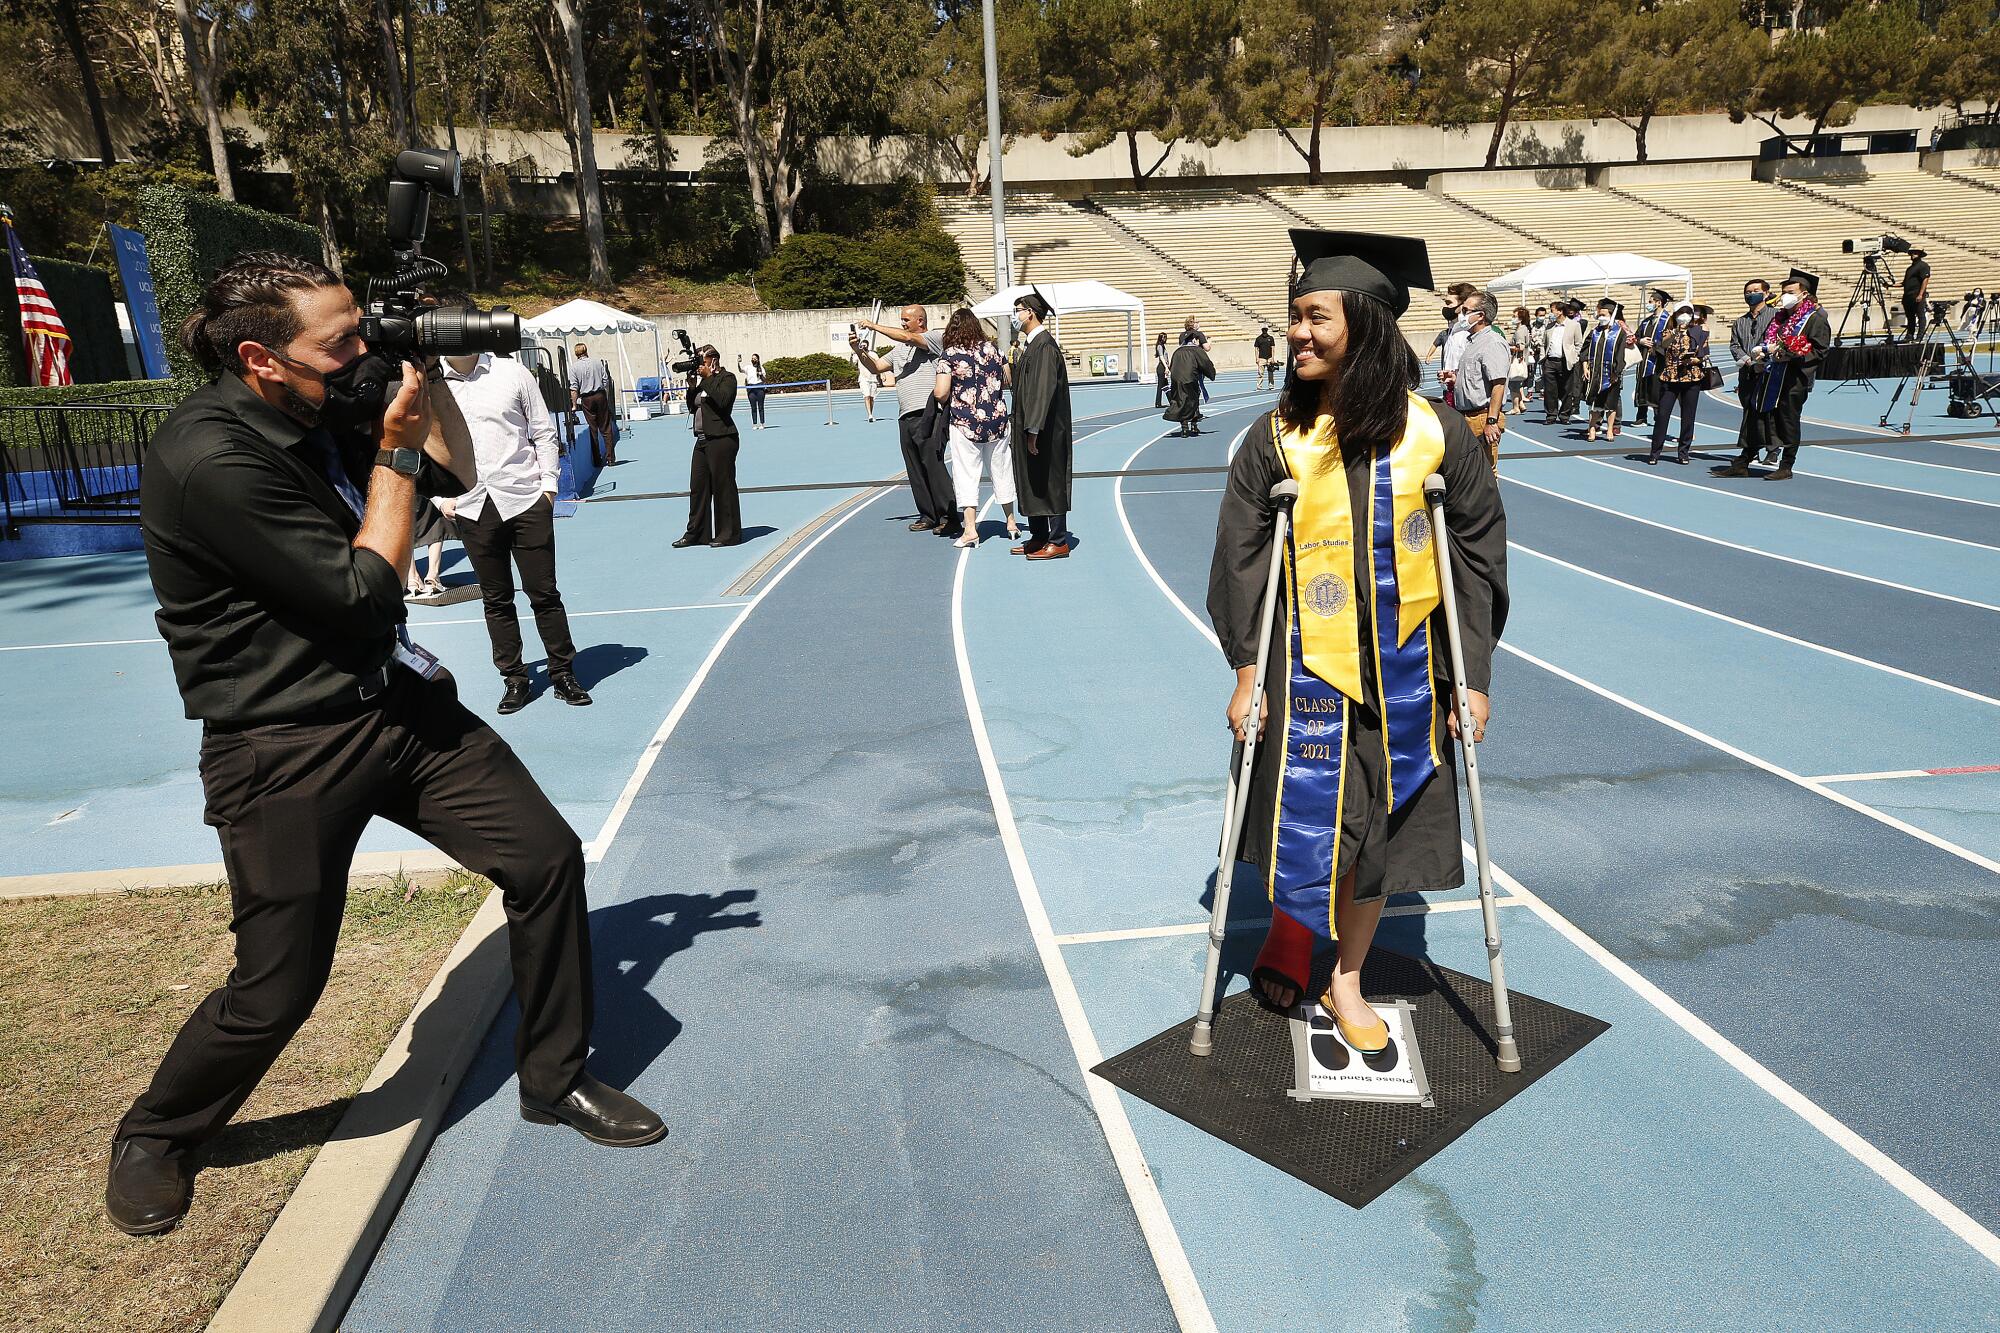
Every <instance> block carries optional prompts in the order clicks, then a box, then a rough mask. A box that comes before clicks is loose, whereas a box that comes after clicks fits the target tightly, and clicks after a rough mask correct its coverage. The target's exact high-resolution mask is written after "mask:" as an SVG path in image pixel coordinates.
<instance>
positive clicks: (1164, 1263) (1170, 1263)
mask: <svg viewBox="0 0 2000 1333" xmlns="http://www.w3.org/2000/svg"><path fill="white" fill-rule="evenodd" d="M987 507H988V508H989V509H990V508H991V501H989V502H988V505H987ZM971 554H972V552H971V551H970V550H969V549H968V550H963V551H960V552H959V558H958V572H957V574H956V575H955V576H954V577H953V579H952V584H951V644H952V651H953V652H954V653H955V654H956V655H957V658H958V685H959V690H960V692H961V693H962V694H963V695H964V696H965V714H966V719H967V720H968V721H969V722H970V723H971V724H972V740H973V748H974V749H975V750H976V751H977V752H978V754H979V767H980V770H981V771H982V772H983V773H984V774H985V776H986V794H987V797H988V798H989V799H990V800H991V801H992V804H993V818H994V821H995V822H996V823H997V824H998V825H999V830H1000V845H1001V846H1002V847H1003V848H1004V849H1005V850H1006V853H1007V867H1008V869H1009V870H1011V871H1012V872H1013V878H1014V890H1015V892H1016V893H1017V894H1018V895H1019V896H1020V899H1021V911H1022V913H1023V914H1024V915H1025V916H1026V917H1027V919H1028V933H1029V934H1030V935H1031V936H1032V937H1033V938H1034V941H1035V952H1036V953H1037V954H1039V955H1040V956H1041V960H1042V970H1043V971H1044V972H1045V973H1046V974H1047V975H1048V979H1049V990H1050V991H1051V992H1052V993H1053V994H1054V996H1055V1001H1056V1010H1057V1012H1058V1013H1059V1014H1061V1016H1062V1022H1063V1028H1064V1030H1065V1031H1066V1032H1067V1033H1068V1034H1069V1042H1070V1047H1071V1049H1072V1050H1073V1051H1074V1052H1075V1054H1076V1062H1077V1066H1078V1068H1079V1069H1081V1070H1082V1071H1083V1086H1084V1090H1085V1092H1086V1093H1088V1094H1089V1097H1090V1105H1091V1109H1092V1110H1094V1111H1096V1112H1097V1119H1098V1123H1099V1124H1100V1125H1102V1126H1103V1128H1104V1137H1105V1140H1106V1141H1107V1142H1108V1143H1109V1144H1110V1145H1111V1156H1112V1159H1113V1160H1114V1161H1115V1162H1116V1163H1117V1164H1118V1174H1119V1176H1120V1177H1121V1178H1122V1179H1123V1181H1124V1184H1125V1193H1126V1194H1127V1195H1128V1196H1129V1197H1130V1198H1131V1200H1132V1209H1133V1211H1134V1212H1135V1213H1137V1214H1138V1217H1139V1229H1140V1231H1141V1232H1142V1233H1143V1234H1144V1235H1145V1237H1146V1245H1147V1248H1149V1249H1150V1250H1151V1251H1152V1254H1153V1263H1154V1264H1155V1265H1156V1266H1157V1267H1158V1269H1159V1271H1160V1280H1161V1282H1162V1283H1163V1284H1165V1286H1166V1289H1167V1300H1168V1301H1169V1302H1170V1303H1171V1304H1172V1306H1173V1310H1174V1318H1175V1320H1176V1321H1177V1322H1178V1323H1179V1325H1180V1327H1181V1329H1182V1330H1183V1333H1215V1327H1216V1325H1215V1316H1214V1315H1213V1314H1211V1313H1210V1312H1209V1308H1208V1300H1207V1298H1206V1297H1204V1296H1203V1295H1202V1292H1201V1284H1200V1282H1199V1281H1197V1280H1196V1278H1195V1275H1194V1267H1193V1265H1191V1264H1190V1263H1189V1262H1188V1257H1187V1251H1186V1250H1185V1249H1184V1248H1183V1247H1182V1245H1181V1238H1180V1233H1179V1232H1177V1231H1176V1230H1175V1229H1174V1222H1173V1218H1172V1217H1171V1216H1169V1215H1168V1213H1167V1205H1166V1201H1165V1200H1164V1199H1162V1198H1161V1197H1160V1186H1159V1182H1158V1181H1156V1180H1154V1179H1153V1172H1152V1170H1151V1168H1149V1167H1148V1166H1147V1165H1146V1157H1145V1154H1144V1153H1143V1152H1142V1151H1141V1150H1140V1148H1139V1140H1138V1137H1137V1136H1136V1135H1134V1134H1133V1132H1132V1122H1131V1121H1130V1120H1129V1119H1127V1118H1126V1115H1125V1107H1124V1104H1123V1103H1122V1102H1120V1101H1119V1100H1118V1092H1117V1090H1116V1089H1115V1088H1113V1087H1112V1086H1111V1085H1110V1084H1109V1083H1106V1082H1105V1081H1104V1080H1103V1079H1101V1078H1099V1077H1098V1076H1097V1075H1095V1074H1093V1073H1091V1072H1090V1071H1091V1070H1092V1069H1093V1068H1095V1067H1096V1066H1097V1065H1098V1064H1099V1063H1101V1062H1102V1060H1103V1058H1104V1053H1103V1052H1102V1051H1101V1050H1100V1049H1099V1048H1098V1045H1097V1036H1096V1034H1095V1033H1093V1032H1092V1031H1091V1029H1090V1018H1089V1015H1087V1014H1086V1013H1085V1012H1084V1009H1083V1000H1082V997H1080V996H1079V995H1078V994H1077V992H1076V982H1075V981H1074V980H1073V979H1072V978H1071V976H1070V972H1069V964H1068V963H1067V962H1065V961H1064V960H1063V955H1062V949H1061V947H1060V946H1059V945H1058V944H1057V943H1056V937H1055V930H1054V928H1053V927H1052V926H1051V925H1050V924H1049V914H1048V909H1047V908H1046V907H1044V906H1043V904H1042V895H1041V890H1040V889H1039V888H1037V887H1036V885H1035V872H1034V868H1033V867H1032V866H1030V865H1029V864H1028V853H1027V849H1026V848H1025V847H1023V846H1022V845H1021V834H1020V830H1019V829H1018V828H1016V827H1015V824H1014V807H1013V805H1012V804H1011V803H1010V802H1009V801H1008V799H1007V787H1006V784H1005V783H1004V782H1003V781H1002V779H1001V776H1000V765H999V762H998V761H997V760H996V759H995V758H994V755H993V742H992V740H991V738H990V737H988V735H987V733H986V716H985V714H984V712H982V711H981V709H980V706H979V689H978V686H977V685H976V684H975V683H974V682H973V679H972V657H971V655H970V654H969V653H968V652H967V650H966V644H965V570H966V567H967V565H968V564H970V560H969V558H968V557H970V556H971Z"/></svg>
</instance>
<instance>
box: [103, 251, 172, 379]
mask: <svg viewBox="0 0 2000 1333" xmlns="http://www.w3.org/2000/svg"><path fill="white" fill-rule="evenodd" d="M104 229H105V230H106V231H108V232H110V233H111V249H112V251H113V252H114V253H115V254H117V256H118V281H119V282H121V283H123V284H124V287H125V313H126V315H127V316H128V317H130V319H131V321H132V336H133V337H134V338H135V339H137V340H138V343H139V364H140V365H141V367H143V368H144V370H145V374H146V378H147V379H149V380H163V379H167V378H169V377H170V376H172V374H173V373H174V372H173V369H172V367H170V366H168V365H167V340H166V338H165V337H164V336H163V335H162V334H161V333H160V303H159V301H158V300H156V299H155V298H154V296H153V263H152V260H150V259H149V258H147V256H146V238H145V237H144V236H141V235H140V234H139V233H138V232H136V231H128V230H126V229H125V228H124V227H118V226H114V225H112V224H111V223H109V222H107V223H105V224H104Z"/></svg>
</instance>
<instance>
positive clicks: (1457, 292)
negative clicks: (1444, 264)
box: [1431, 282, 1479, 403]
mask: <svg viewBox="0 0 2000 1333" xmlns="http://www.w3.org/2000/svg"><path fill="white" fill-rule="evenodd" d="M1478 290H1479V289H1478V288H1477V287H1474V286H1473V285H1472V284H1471V283H1469V282H1454V283H1453V284H1452V285H1451V286H1450V287H1447V288H1446V289H1445V297H1444V319H1445V325H1444V327H1443V328H1442V329H1440V330H1438V335H1437V337H1436V338H1434V339H1432V340H1431V350H1432V351H1434V352H1436V353H1437V354H1438V387H1439V389H1440V390H1441V393H1440V398H1441V399H1442V401H1444V402H1446V403H1449V402H1450V401H1451V395H1452V377H1453V376H1454V375H1456V374H1457V372H1458V360H1459V358H1460V357H1462V356H1464V355H1465V344H1466V342H1467V340H1469V339H1470V338H1471V337H1472V328H1471V325H1470V323H1469V322H1468V321H1467V319H1466V317H1465V301H1466V298H1467V297H1469V296H1471V295H1472V294H1473V293H1474V292H1476V291H1478Z"/></svg>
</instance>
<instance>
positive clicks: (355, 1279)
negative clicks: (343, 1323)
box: [208, 889, 510, 1333]
mask: <svg viewBox="0 0 2000 1333" xmlns="http://www.w3.org/2000/svg"><path fill="white" fill-rule="evenodd" d="M506 927H507V917H506V913H505V911H504V910H503V909H502V907H501V903H500V891H499V890H498V889H495V890H493V891H492V892H491V893H489V894H488V895H487V896H486V901H485V902H484V903H482V904H481V905H480V908H479V912H478V914H477V915H475V916H474V917H473V918H472V921H471V923H470V924H468V925H467V926H466V928H465V932H464V934H462V935H460V936H459V938H458V943H457V944H456V945H455V946H453V948H452V951H451V955H450V956H449V957H447V958H446V959H445V961H444V965H443V966H442V967H440V968H439V969H438V973H437V975H436V976H435V977H433V978H431V984H430V985H429V986H428V987H426V988H425V990H424V993H423V995H422V996H421V997H419V999H418V1000H417V1004H416V1008H414V1009H413V1010H411V1012H410V1016H409V1018H408V1019H406V1020H405V1021H404V1023H403V1026H402V1028H401V1029H400V1030H398V1032H397V1033H396V1037H395V1040H393V1041H392V1042H390V1043H389V1049H388V1050H387V1051H385V1052H384V1053H383V1055H382V1058H381V1060H379V1061H378V1062H377V1063H376V1065H375V1068H374V1070H373V1072H371V1073H370V1074H369V1075H368V1081H367V1082H366V1083H364V1084H362V1086H361V1091H360V1092H358V1093H357V1094H356V1095H355V1098H354V1101H353V1103H352V1104H351V1105H349V1106H348V1108H347V1114H346V1115H344V1116H342V1117H341V1119H340V1123H339V1125H337V1126H335V1128H334V1131H333V1137H332V1138H331V1139H329V1140H328V1141H327V1143H326V1146H325V1147H323V1148H321V1149H320V1151H319V1155H318V1156H317V1157H315V1158H314V1159H313V1163H312V1166H311V1167H309V1168H308V1169H307V1171H306V1174H305V1176H304V1178H303V1179H301V1180H300V1181H299V1185H298V1188H297V1189H296V1190H294V1191H293V1192H292V1197H291V1199H290V1200H289V1201H287V1203H286V1204H285V1207H284V1210H283V1211H282V1212H280V1213H279V1214H278V1218H277V1221H275V1222H274V1223H272V1225H271V1230H270V1232H269V1233H268V1234H267V1235H266V1236H265V1237H264V1241H263V1243H262V1244H261V1245H259V1246H258V1247H257V1251H256V1253H255V1254H253V1255H251V1256H250V1262H249V1264H248V1265H247V1266H245V1268H244V1269H243V1273H242V1275H241V1276H240V1277H238V1278H237V1279H236V1285H235V1286H234V1287H233V1288H231V1289H230V1292H229V1296H228V1298H227V1299H226V1300H224V1301H223V1303H222V1308H221V1309H219V1310H217V1311H216V1313H215V1318H214V1319H213V1320H211V1321H210V1322H209V1325H208V1328H209V1333H319V1331H320V1330H331V1329H334V1328H336V1327H338V1326H339V1323H340V1320H341V1317H342V1316H343V1315H344V1314H345V1313H346V1311H347V1305H348V1302H349V1301H351V1300H353V1298H354V1293H355V1291H356V1289H357V1288H359V1287H360V1285H361V1279H362V1277H363V1275H365V1274H366V1273H367V1271H368V1265H369V1264H370V1263H371V1262H373V1260H374V1257H375V1251H376V1249H377V1247H378V1246H380V1244H381V1243H382V1238H383V1236H384V1235H385V1234H386V1233H387V1232H388V1230H389V1224H390V1222H392V1221H393V1220H394V1219H395V1216H396V1210H397V1209H398V1208H399V1207H400V1206H401V1205H402V1202H403V1195H404V1194H405V1193H406V1192H407V1191H408V1190H409V1187H410V1182H411V1180H412V1179H414V1178H415V1176H416V1173H417V1168H418V1166H419V1165H420V1164H421V1163H422V1162H423V1159H424V1154H425V1152H426V1151H428V1150H429V1148H430V1144H431V1140H432V1139H433V1138H435V1137H436V1135H437V1131H438V1127H439V1125H440V1124H441V1122H442V1121H443V1119H444V1114H445V1111H446V1110H447V1109H448V1108H449V1107H450V1105H451V1099H452V1096H453V1095H454V1094H455V1093H456V1092H457V1091H458V1085H459V1083H460V1081H461V1080H462V1079H463V1078H464V1077H465V1071H466V1069H467V1068H468V1067H470V1065H471V1063H472V1058H473V1056H474V1055H475V1054H476V1053H477V1052H478V1050H479V1046H480V1043H481V1042H483V1041H484V1040H485V1038H486V1032H487V1029H488V1028H490V1027H492V1025H493V1020H494V1018H495V1016H497V1015H498V1014H499V1012H500V1006H501V1003H502V1002H503V1001H504V1000H505V999H506V996H507V985H508V980H509V975H510V969H509V965H508V959H507V949H506Z"/></svg>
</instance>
